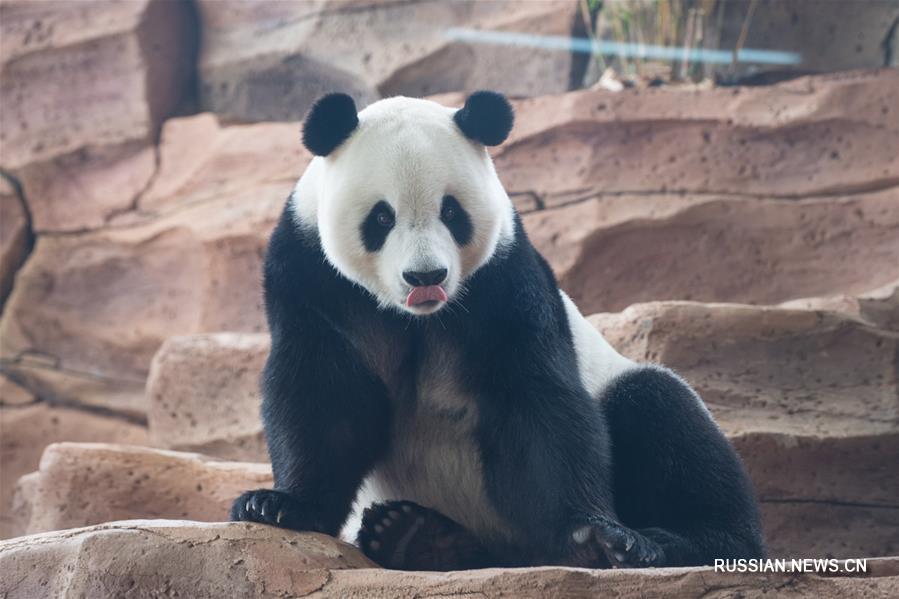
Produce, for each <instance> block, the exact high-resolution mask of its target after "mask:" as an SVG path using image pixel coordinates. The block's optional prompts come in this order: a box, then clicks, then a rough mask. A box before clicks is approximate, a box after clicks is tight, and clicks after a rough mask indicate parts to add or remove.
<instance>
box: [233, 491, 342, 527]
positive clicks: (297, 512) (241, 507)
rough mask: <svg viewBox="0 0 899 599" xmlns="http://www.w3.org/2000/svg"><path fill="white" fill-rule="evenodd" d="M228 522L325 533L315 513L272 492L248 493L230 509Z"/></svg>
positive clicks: (286, 497) (293, 499)
mask: <svg viewBox="0 0 899 599" xmlns="http://www.w3.org/2000/svg"><path fill="white" fill-rule="evenodd" d="M231 520H233V521H236V522H257V523H259V524H269V525H271V526H278V527H281V528H289V529H291V530H298V531H315V532H328V531H326V530H325V528H324V525H323V524H322V523H321V519H320V518H318V517H317V513H316V511H315V510H314V509H312V508H310V507H309V506H307V505H305V504H302V503H301V502H299V501H298V500H297V499H296V498H295V497H294V496H292V495H290V494H289V493H286V492H284V491H278V490H274V489H257V490H255V491H247V492H246V493H244V494H243V495H241V496H240V497H238V498H237V500H236V501H235V502H234V504H233V505H232V507H231Z"/></svg>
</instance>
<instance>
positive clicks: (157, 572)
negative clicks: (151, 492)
mask: <svg viewBox="0 0 899 599" xmlns="http://www.w3.org/2000/svg"><path fill="white" fill-rule="evenodd" d="M371 566H372V564H371V562H369V561H368V560H367V559H365V558H364V557H363V556H362V555H361V554H360V553H359V552H358V550H356V549H355V548H353V547H351V546H349V545H346V544H344V543H341V542H339V541H337V540H335V539H332V538H330V537H327V536H324V535H318V534H299V533H293V532H290V531H285V530H281V529H276V528H272V527H267V526H261V525H255V524H245V523H241V524H233V523H232V524H220V523H216V524H200V523H192V522H185V521H158V520H157V521H146V520H144V521H141V520H136V521H125V522H116V523H111V524H106V525H100V526H93V527H88V528H80V529H74V530H67V531H59V532H53V533H46V534H41V535H34V536H30V537H22V538H19V539H14V540H11V541H6V542H3V543H0V568H2V569H3V572H4V576H3V578H2V581H0V593H2V594H3V596H5V597H9V598H10V599H18V598H28V599H31V598H32V597H42V596H53V597H61V598H68V597H91V596H118V595H127V596H129V597H136V598H140V597H158V596H159V595H160V594H165V595H168V596H184V597H193V598H196V599H203V598H205V597H210V598H212V597H215V598H216V599H218V598H219V597H250V596H255V597H285V596H289V597H398V598H410V599H411V598H413V597H416V598H426V597H510V596H514V597H534V598H538V597H539V598H542V597H547V596H554V597H595V596H599V595H602V596H607V595H608V596H641V597H698V596H703V597H732V596H734V595H739V596H741V597H746V598H751V597H770V596H773V595H775V594H776V595H777V596H782V595H783V594H784V593H786V594H788V595H789V596H815V597H817V598H818V599H830V598H837V597H840V598H842V597H847V596H865V597H875V598H879V597H884V598H887V597H894V596H895V590H896V588H897V585H899V560H897V559H895V558H893V559H883V560H870V561H869V562H868V572H867V573H865V574H859V575H853V576H848V575H846V576H833V575H831V576H819V575H814V574H782V573H781V574H736V573H734V574H728V573H719V574H716V573H714V572H713V571H712V569H711V568H660V569H652V570H584V569H574V568H522V569H507V570H506V569H489V570H477V571H461V572H451V573H446V574H442V573H429V572H395V571H389V570H381V569H377V568H373V567H371Z"/></svg>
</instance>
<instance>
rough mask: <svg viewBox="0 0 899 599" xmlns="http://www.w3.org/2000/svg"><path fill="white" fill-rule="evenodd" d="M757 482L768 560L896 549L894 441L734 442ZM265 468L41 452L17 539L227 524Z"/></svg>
mask: <svg viewBox="0 0 899 599" xmlns="http://www.w3.org/2000/svg"><path fill="white" fill-rule="evenodd" d="M732 439H733V441H734V443H735V445H736V446H737V449H738V450H739V452H740V454H741V455H742V456H743V459H744V462H745V463H746V467H747V470H748V471H749V474H750V477H751V478H752V480H753V481H754V484H755V488H756V492H757V495H758V498H759V501H760V505H761V509H762V518H763V526H764V529H765V531H766V533H767V539H768V545H769V550H770V552H771V554H772V555H774V556H796V555H803V556H805V555H808V556H816V557H841V558H843V557H853V556H860V555H861V556H886V555H890V554H892V553H895V547H896V546H897V544H899V505H897V504H896V503H895V498H896V497H899V482H895V477H894V476H891V471H892V469H893V464H895V459H896V457H897V456H899V434H897V433H894V434H889V435H871V436H865V437H840V438H820V437H803V436H797V435H788V434H783V433H780V432H768V433H760V432H755V433H749V434H743V435H738V436H736V437H733V438H732ZM270 486H271V471H270V468H269V466H268V465H267V464H260V463H247V462H228V461H220V460H215V459H212V458H209V457H206V456H202V455H198V454H194V453H183V452H176V451H166V450H158V449H150V448H146V447H133V446H122V445H113V444H94V443H57V444H53V445H50V446H49V447H47V449H46V451H45V452H44V456H43V458H42V459H41V463H40V469H39V470H38V471H37V472H35V473H32V474H29V475H28V476H26V477H23V478H22V479H21V480H20V482H19V486H18V493H17V501H16V510H14V512H13V513H12V517H13V518H15V519H16V520H17V521H18V522H21V523H24V522H27V523H28V524H27V527H22V528H21V529H20V530H19V531H18V532H19V534H23V533H25V532H28V533H34V532H43V531H49V530H56V529H62V528H72V527H78V526H87V525H91V524H99V523H102V522H109V521H113V520H122V519H130V518H184V519H190V520H200V521H217V520H223V519H226V517H227V514H228V510H229V508H230V505H231V501H232V500H233V499H234V498H235V497H237V495H239V494H240V493H241V492H243V491H244V490H247V489H251V488H259V487H270Z"/></svg>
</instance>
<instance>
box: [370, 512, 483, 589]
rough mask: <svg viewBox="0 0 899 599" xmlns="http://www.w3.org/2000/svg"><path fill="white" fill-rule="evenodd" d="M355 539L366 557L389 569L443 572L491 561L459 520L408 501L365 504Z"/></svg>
mask: <svg viewBox="0 0 899 599" xmlns="http://www.w3.org/2000/svg"><path fill="white" fill-rule="evenodd" d="M357 543H358V545H359V547H360V548H361V549H362V552H363V553H365V555H367V556H368V557H369V558H370V559H372V560H373V561H374V562H376V563H377V564H378V565H381V566H383V567H385V568H390V569H392V570H430V571H441V572H446V571H450V570H469V569H472V568H486V567H488V566H490V565H492V563H491V561H490V559H489V557H488V554H487V551H486V549H485V548H484V546H483V545H482V544H481V542H480V541H479V540H478V539H477V538H476V537H475V536H474V535H473V534H472V533H470V532H469V531H468V530H466V529H465V528H464V527H463V526H462V525H461V524H459V523H457V522H455V521H453V520H451V519H449V518H447V517H446V516H444V515H443V514H441V513H439V512H437V511H435V510H432V509H429V508H426V507H422V506H420V505H418V504H417V503H413V502H411V501H388V502H386V503H378V504H375V505H372V506H371V507H369V508H366V510H365V511H364V512H363V513H362V527H361V528H360V530H359V535H358V539H357Z"/></svg>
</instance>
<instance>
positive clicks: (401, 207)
mask: <svg viewBox="0 0 899 599" xmlns="http://www.w3.org/2000/svg"><path fill="white" fill-rule="evenodd" d="M453 113H454V110H452V109H450V108H446V107H443V106H440V105H439V104H436V103H434V102H429V101H426V100H415V99H410V98H390V99H387V100H381V101H380V102H377V103H375V104H372V105H371V106H369V107H368V108H366V109H365V110H363V111H362V112H360V113H359V125H358V127H357V129H356V130H355V131H354V132H353V133H352V135H351V137H350V138H349V139H348V140H347V141H346V142H345V143H343V144H342V145H341V146H340V147H339V148H337V149H336V150H335V151H334V152H332V153H331V154H330V155H328V156H327V157H318V158H315V159H314V160H313V164H312V165H310V167H309V169H307V172H306V173H305V174H304V176H303V179H301V180H300V183H298V185H297V189H296V192H295V194H294V202H295V204H296V205H295V210H296V211H297V212H296V213H297V215H298V217H299V218H300V220H301V221H304V222H306V223H311V222H315V223H316V226H317V227H318V232H319V237H320V239H321V243H322V247H323V249H324V253H325V256H326V257H327V259H328V260H329V261H330V262H331V264H332V265H333V266H334V267H335V268H336V269H337V270H338V271H340V272H341V273H342V274H343V275H344V276H345V277H347V278H348V279H350V280H352V281H354V282H356V283H358V284H359V285H361V286H363V287H364V288H365V289H367V290H368V291H369V292H370V293H372V294H373V295H374V296H375V297H376V298H377V299H378V301H379V303H380V304H381V306H382V307H384V308H388V309H390V308H392V309H396V310H401V311H405V312H408V313H412V314H415V315H424V314H431V313H434V312H436V311H438V310H440V309H441V308H443V307H444V306H446V305H447V304H448V303H451V302H452V301H453V299H454V298H456V297H457V296H458V295H459V294H460V293H462V292H463V291H462V290H463V289H464V284H465V281H466V279H467V278H468V277H470V276H471V275H472V274H473V273H474V272H475V271H476V270H477V269H478V268H480V267H481V266H482V265H483V264H485V263H486V262H487V261H488V260H489V258H490V257H491V256H492V255H493V254H494V253H495V252H496V251H497V247H498V246H499V245H500V244H501V243H502V242H503V240H511V239H512V236H513V235H514V233H513V231H514V227H513V212H512V205H511V202H510V201H509V198H508V196H507V195H506V192H505V190H504V189H503V187H502V185H501V183H500V182H499V179H498V177H497V175H496V171H495V170H494V168H493V163H492V161H491V160H490V157H489V155H488V154H487V151H486V149H485V148H484V146H483V145H480V144H478V143H476V142H472V141H471V140H469V139H467V138H466V137H465V136H464V135H463V134H462V133H461V132H460V131H459V129H458V128H457V126H456V124H455V123H454V122H453V118H452V117H453Z"/></svg>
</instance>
